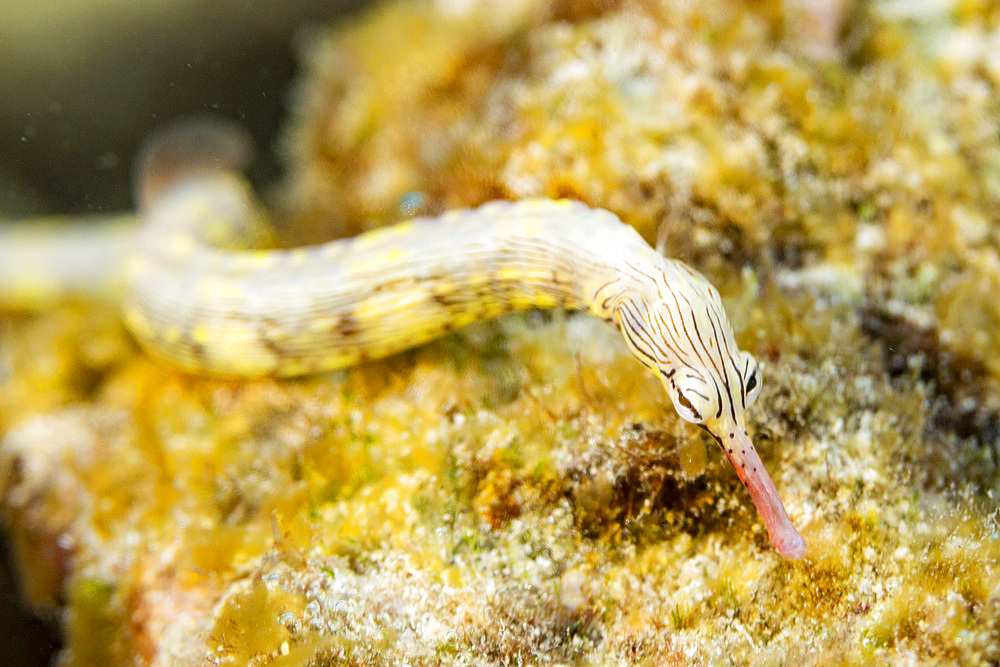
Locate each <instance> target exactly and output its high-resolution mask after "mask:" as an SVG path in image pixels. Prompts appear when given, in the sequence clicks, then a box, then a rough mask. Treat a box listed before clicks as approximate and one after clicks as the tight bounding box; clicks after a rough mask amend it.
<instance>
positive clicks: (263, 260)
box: [232, 250, 277, 272]
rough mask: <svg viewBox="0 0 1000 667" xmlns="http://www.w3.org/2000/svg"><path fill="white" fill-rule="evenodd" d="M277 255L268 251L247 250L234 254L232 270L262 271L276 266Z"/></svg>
mask: <svg viewBox="0 0 1000 667" xmlns="http://www.w3.org/2000/svg"><path fill="white" fill-rule="evenodd" d="M276 259H277V255H276V254H275V253H274V252H273V251H268V250H246V251H243V252H238V253H233V255H232V268H233V270H235V271H239V272H245V271H260V270H261V269H266V268H268V267H271V266H274V263H275V261H276Z"/></svg>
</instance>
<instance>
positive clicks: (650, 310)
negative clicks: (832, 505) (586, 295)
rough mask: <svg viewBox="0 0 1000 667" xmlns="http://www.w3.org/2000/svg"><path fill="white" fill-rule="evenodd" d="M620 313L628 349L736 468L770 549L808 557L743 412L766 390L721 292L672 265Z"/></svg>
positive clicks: (621, 305) (631, 296)
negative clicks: (741, 343)
mask: <svg viewBox="0 0 1000 667" xmlns="http://www.w3.org/2000/svg"><path fill="white" fill-rule="evenodd" d="M616 315H617V319H618V322H619V325H620V328H621V330H622V333H623V334H624V336H625V339H626V342H627V343H628V345H629V347H630V348H631V349H632V351H633V353H634V354H635V355H636V356H637V357H638V358H639V359H640V360H641V361H642V362H643V363H644V364H645V365H646V366H648V367H649V368H651V369H652V370H653V371H654V372H655V373H657V374H658V376H659V377H660V380H661V381H662V383H663V386H664V388H665V389H666V391H667V395H669V396H670V399H671V401H672V402H673V404H674V408H675V409H676V411H677V413H678V414H679V415H680V416H681V418H682V419H684V420H686V421H689V422H691V423H693V424H696V425H698V426H699V427H700V428H701V429H703V430H704V431H706V432H707V433H708V434H709V435H711V437H712V439H713V440H714V441H715V442H716V443H717V444H718V445H719V447H720V448H721V449H722V452H723V453H724V454H725V455H726V457H727V458H728V459H729V461H730V463H732V465H733V468H734V469H735V470H736V474H737V476H738V477H739V479H740V481H741V482H742V484H743V486H744V487H745V488H746V489H747V491H748V492H749V493H750V497H751V499H752V500H753V502H754V505H755V506H756V507H757V511H758V512H759V513H760V516H761V519H762V520H763V521H764V525H765V526H766V527H767V530H768V533H769V535H770V538H771V544H773V545H774V547H775V548H776V549H777V550H778V551H779V552H780V553H782V554H783V555H785V556H788V557H790V558H800V557H802V555H803V554H804V553H805V541H804V540H803V539H802V536H801V535H799V533H798V532H797V531H796V530H795V527H794V526H793V525H792V522H791V520H790V519H789V518H788V514H787V512H786V511H785V508H784V505H783V504H782V502H781V497H780V496H779V494H778V490H777V488H776V487H775V485H774V482H773V481H772V480H771V477H770V475H768V473H767V470H766V469H765V468H764V465H763V463H762V462H761V459H760V456H759V455H758V454H757V451H756V449H755V448H754V446H753V442H752V441H751V439H750V435H749V433H748V432H747V429H746V420H745V417H744V413H745V411H746V409H747V408H748V407H749V406H750V405H751V404H752V403H753V402H754V400H756V398H757V396H758V395H759V393H760V388H761V377H760V371H759V368H758V365H757V360H756V359H754V357H753V355H751V354H749V353H748V352H743V351H741V350H740V349H739V348H738V347H737V345H736V340H735V337H734V335H733V331H732V327H731V326H730V324H729V319H728V318H727V317H726V313H725V310H723V307H722V300H721V298H720V297H719V293H718V291H717V290H716V289H715V288H714V287H712V285H711V284H709V283H708V281H707V280H706V279H705V278H704V277H703V276H701V274H699V273H697V272H696V271H694V270H692V269H690V268H689V267H687V266H686V265H684V264H681V263H680V262H675V261H670V260H668V261H667V263H666V264H665V265H664V267H663V271H662V277H661V276H656V280H654V281H652V283H651V284H646V285H645V286H644V288H643V289H641V290H638V291H637V292H636V293H633V294H629V295H627V296H625V297H624V298H622V299H621V301H620V303H619V304H618V311H617V313H616Z"/></svg>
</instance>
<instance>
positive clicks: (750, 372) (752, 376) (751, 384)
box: [742, 352, 760, 405]
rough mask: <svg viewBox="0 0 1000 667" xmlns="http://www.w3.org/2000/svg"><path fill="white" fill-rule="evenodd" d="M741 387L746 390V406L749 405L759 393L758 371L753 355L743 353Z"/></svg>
mask: <svg viewBox="0 0 1000 667" xmlns="http://www.w3.org/2000/svg"><path fill="white" fill-rule="evenodd" d="M742 356H743V359H742V361H743V383H744V384H743V386H744V388H745V390H746V396H747V400H746V404H747V405H750V404H751V403H753V401H754V400H755V399H756V398H757V395H758V394H759V393H760V371H759V370H758V367H757V360H756V359H754V357H753V355H751V354H749V353H747V352H743V353H742Z"/></svg>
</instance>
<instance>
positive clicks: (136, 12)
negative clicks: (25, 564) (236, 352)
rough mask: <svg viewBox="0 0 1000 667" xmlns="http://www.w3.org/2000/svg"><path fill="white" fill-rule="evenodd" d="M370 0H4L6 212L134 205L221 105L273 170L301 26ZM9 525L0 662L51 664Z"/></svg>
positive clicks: (49, 640)
mask: <svg viewBox="0 0 1000 667" xmlns="http://www.w3.org/2000/svg"><path fill="white" fill-rule="evenodd" d="M366 4H371V3H369V2H365V1H364V0H297V1H296V2H287V1H281V0H238V1H237V0H219V1H216V2H201V1H200V0H163V1H161V2H129V1H126V0H37V1H35V2H30V3H28V2H21V1H20V0H0V16H3V17H4V18H3V20H2V21H0V90H2V91H3V103H2V104H0V217H3V218H14V217H20V216H27V215H45V214H75V213H95V212H113V211H119V210H123V209H127V208H130V207H131V201H130V168H131V161H132V158H133V156H134V155H135V153H136V151H137V150H138V147H139V145H140V144H141V142H142V141H143V139H144V138H145V137H147V136H148V135H149V133H150V132H151V131H152V130H153V129H154V128H156V127H157V126H159V125H162V124H164V123H166V122H168V121H170V120H171V119H173V118H175V117H179V116H183V115H185V114H188V113H191V112H196V111H209V110H210V111H217V112H219V113H222V114H224V115H226V116H228V117H230V118H232V119H236V120H239V121H241V122H242V123H243V124H244V126H245V127H246V128H247V129H248V130H249V131H250V132H251V133H252V134H253V135H254V137H255V140H256V144H257V148H258V151H259V153H258V158H259V159H258V161H257V163H256V165H255V166H254V169H253V171H252V173H251V178H252V179H253V180H254V181H256V182H257V183H258V184H259V183H266V182H270V181H273V180H274V179H276V178H277V176H278V175H279V173H280V164H279V160H278V159H277V157H276V155H275V152H274V140H275V136H276V133H277V131H278V129H279V127H280V126H281V123H282V120H283V118H284V117H285V115H286V103H287V100H288V91H289V89H290V86H291V84H292V81H293V79H294V76H295V73H296V61H297V59H296V35H298V34H302V31H303V30H308V29H309V26H311V25H312V26H316V25H324V24H329V23H331V22H333V21H335V20H337V19H338V18H341V17H343V16H344V15H346V14H349V13H350V12H353V11H357V10H359V9H360V8H361V7H362V6H363V5H366ZM2 530H3V529H2V527H0V627H2V630H0V664H17V665H47V664H49V663H50V661H51V660H52V657H53V655H54V652H55V651H56V650H58V648H59V646H60V640H59V634H58V632H57V623H56V619H47V620H41V619H37V618H35V617H34V616H33V615H32V614H31V613H30V612H29V611H28V610H25V609H24V608H23V607H22V606H21V604H20V600H19V597H18V592H17V581H16V573H14V572H13V571H12V570H11V563H10V553H9V549H8V544H7V540H6V537H5V535H4V534H3V532H2Z"/></svg>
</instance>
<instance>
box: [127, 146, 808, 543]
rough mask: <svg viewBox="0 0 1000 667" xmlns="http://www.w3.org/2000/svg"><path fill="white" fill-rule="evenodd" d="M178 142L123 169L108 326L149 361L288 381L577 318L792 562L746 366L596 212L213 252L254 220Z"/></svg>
mask: <svg viewBox="0 0 1000 667" xmlns="http://www.w3.org/2000/svg"><path fill="white" fill-rule="evenodd" d="M217 129H218V128H217ZM189 130H190V128H188V129H187V130H185V129H184V128H180V129H176V130H174V131H172V132H167V133H166V134H164V135H162V136H161V138H160V139H159V140H157V141H155V142H153V144H151V146H150V148H149V149H148V150H147V155H146V158H145V159H144V160H143V161H142V163H141V164H142V165H143V167H142V168H141V169H140V172H141V173H142V177H141V180H140V191H141V193H142V194H141V196H140V199H141V200H142V201H143V206H142V208H143V209H144V217H145V219H146V222H145V226H144V229H143V231H142V232H141V233H140V235H139V238H138V240H137V244H136V247H135V249H134V252H133V253H132V256H131V259H130V261H129V262H128V269H127V274H126V275H127V277H126V298H125V303H124V317H125V321H126V323H127V325H128V327H129V328H130V330H131V331H132V333H133V334H134V335H135V337H136V339H137V340H138V341H139V343H140V344H141V345H142V346H143V347H144V348H145V349H146V350H148V351H149V352H150V353H151V354H153V355H155V356H157V357H159V358H161V359H164V360H166V361H168V362H170V363H173V364H176V365H179V366H182V367H184V368H186V369H189V370H192V371H195V372H202V373H209V374H221V375H233V376H260V375H280V376H293V375H302V374H308V373H315V372H320V371H325V370H330V369H335V368H341V367H344V366H349V365H352V364H356V363H359V362H363V361H366V360H368V359H375V358H378V357H382V356H385V355H388V354H391V353H393V352H397V351H400V350H403V349H406V348H409V347H412V346H415V345H419V344H421V343H423V342H425V341H428V340H430V339H433V338H435V337H438V336H440V335H442V334H444V333H446V332H448V331H451V330H453V329H457V328H459V327H462V326H464V325H466V324H469V323H471V322H473V321H476V320H482V319H487V318H492V317H496V316H498V315H500V314H502V313H506V312H511V311H516V310H522V309H526V308H565V309H572V310H582V311H585V312H587V313H589V314H591V315H593V316H595V317H598V318H601V319H602V320H605V321H607V322H610V323H613V324H614V325H615V326H616V327H617V328H618V329H619V331H620V332H621V333H622V335H623V337H624V339H625V342H626V344H627V345H628V348H629V349H630V350H631V351H632V353H633V354H634V355H635V356H636V358H637V359H638V360H639V361H640V362H641V363H642V364H643V365H645V366H646V367H647V368H649V369H650V370H651V371H652V372H654V373H655V374H657V375H658V377H659V378H660V380H661V381H662V384H663V386H664V388H665V389H666V391H667V394H668V395H669V396H670V398H671V400H672V402H673V404H674V407H675V408H676V410H677V412H678V414H680V416H681V417H682V418H683V419H685V420H687V421H689V422H692V423H694V424H697V425H698V426H699V427H701V428H702V429H704V430H705V431H707V432H708V433H709V434H710V435H711V436H712V438H713V439H714V440H715V441H716V442H717V443H718V445H719V447H720V448H721V449H722V451H723V453H724V454H725V455H726V457H727V458H728V459H729V460H730V462H731V463H732V465H733V467H734V468H735V470H736V473H737V475H738V476H739V479H740V481H741V482H742V483H743V485H744V486H745V487H746V489H747V490H748V491H749V493H750V497H751V498H752V500H753V502H754V504H755V505H756V507H757V510H758V512H759V513H760V516H761V518H762V520H763V522H764V524H765V526H766V527H767V530H768V533H769V535H770V539H771V543H772V544H773V545H774V546H775V548H777V550H778V551H779V552H780V553H782V554H783V555H785V556H788V557H790V558H800V557H801V556H803V555H804V553H805V542H804V540H803V539H802V537H801V536H800V535H799V533H798V532H797V531H796V530H795V527H794V526H793V525H792V523H791V520H790V519H789V517H788V514H787V513H786V511H785V508H784V506H783V504H782V501H781V498H780V496H779V494H778V491H777V489H776V488H775V485H774V483H773V481H772V480H771V477H770V476H769V475H768V473H767V471H766V470H765V469H764V466H763V463H762V462H761V459H760V457H759V456H758V454H757V452H756V450H755V449H754V446H753V444H752V442H751V439H750V437H749V435H748V433H747V431H746V428H745V421H744V411H745V410H746V408H747V407H748V406H749V405H750V404H751V403H752V402H753V401H754V399H755V398H756V397H757V395H758V393H759V391H760V376H759V372H758V369H757V362H756V360H755V359H754V358H753V356H751V355H750V354H748V353H746V352H742V351H740V350H739V348H738V347H737V345H736V341H735V338H734V336H733V331H732V328H731V326H730V324H729V320H728V318H727V317H726V313H725V312H724V310H723V307H722V302H721V299H720V297H719V293H718V291H717V290H716V289H715V288H714V287H713V286H712V285H711V284H709V282H708V281H707V280H706V279H705V278H704V277H703V276H702V275H701V274H699V273H698V272H696V271H695V270H693V269H691V268H690V267H688V266H687V265H685V264H683V263H682V262H679V261H677V260H672V259H667V258H665V257H663V256H662V255H660V254H659V253H657V252H656V251H655V250H653V249H652V248H651V247H650V246H649V245H648V244H647V243H646V242H645V241H643V239H642V238H641V237H640V236H639V235H638V234H637V233H636V232H635V230H633V229H632V228H631V227H629V226H628V225H625V224H624V223H623V222H621V220H620V219H619V218H618V217H617V216H615V215H614V214H612V213H610V212H608V211H605V210H600V209H593V208H589V207H587V206H586V205H584V204H582V203H579V202H574V201H566V200H558V201H556V200H549V199H528V200H523V201H517V202H508V201H498V202H491V203H488V204H484V205H482V206H480V207H478V208H474V209H462V210H453V211H449V212H447V213H445V214H443V215H442V216H440V217H437V218H420V219H415V220H411V221H408V222H403V223H400V224H397V225H395V226H392V227H387V228H382V229H377V230H374V231H370V232H367V233H364V234H361V235H360V236H357V237H354V238H349V239H341V240H337V241H333V242H330V243H327V244H324V245H318V246H310V247H303V248H296V249H291V250H253V249H243V250H240V249H235V250H234V249H231V248H223V247H220V241H219V240H220V239H222V244H223V245H227V244H230V242H231V240H232V239H236V238H240V237H242V236H246V235H248V234H249V235H253V234H256V233H257V232H258V230H260V229H261V228H262V224H261V223H262V220H263V217H264V213H263V210H262V209H261V208H260V207H259V205H258V204H257V203H256V201H255V199H254V197H253V193H252V192H251V190H250V188H249V187H248V185H247V184H246V183H245V182H244V180H242V179H241V178H240V177H238V176H236V175H235V174H234V173H232V171H231V170H229V169H227V167H228V166H229V163H232V162H235V161H237V160H232V159H230V158H229V157H224V158H221V159H220V158H219V157H218V154H219V153H227V151H226V150H217V148H218V147H219V146H221V147H222V148H226V146H229V147H230V148H231V147H232V146H233V145H234V142H233V136H232V135H231V134H230V136H228V137H227V136H225V134H226V133H225V131H222V132H216V131H215V130H213V131H211V132H207V131H206V130H205V127H204V126H202V127H200V128H199V129H198V131H196V132H194V133H192V132H190V131H189ZM236 152H237V153H238V152H239V151H236ZM228 154H229V155H232V151H229V153H228ZM192 155H195V156H199V157H196V158H195V159H194V160H193V161H194V162H197V164H196V165H194V167H193V168H191V169H190V170H186V169H185V167H184V161H185V160H191V159H192V158H191V156H192ZM206 156H208V157H209V159H203V158H205V157H206ZM164 165H166V166H164Z"/></svg>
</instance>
